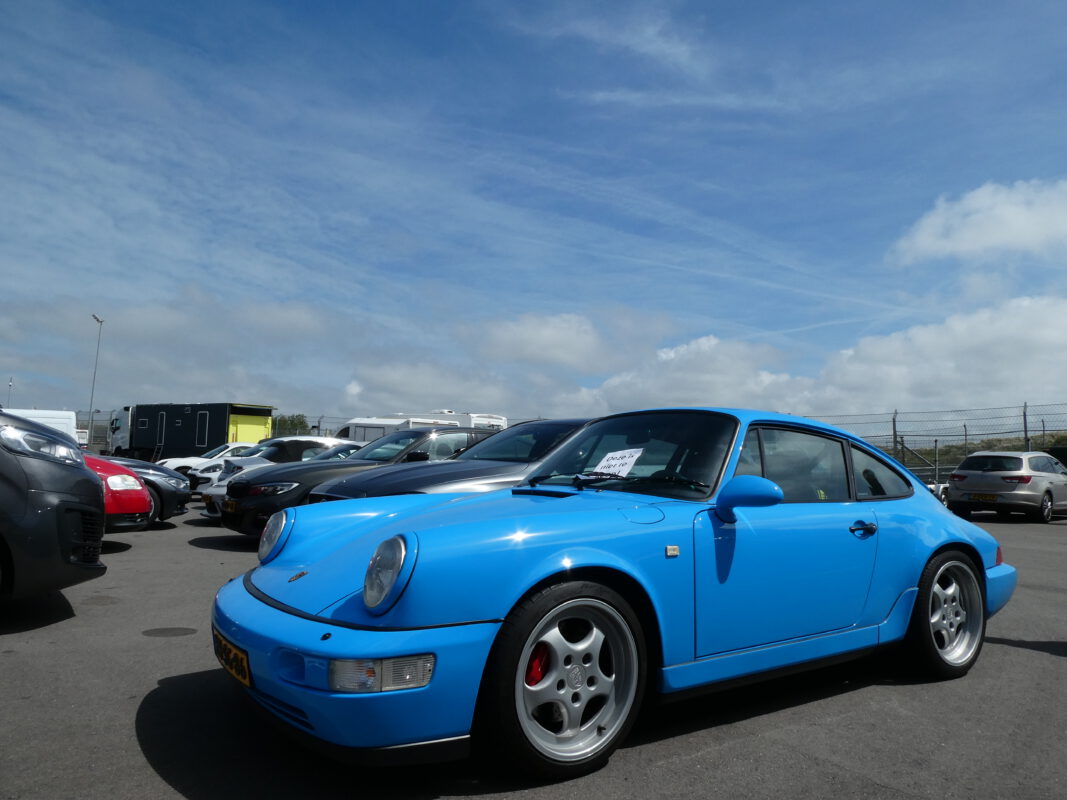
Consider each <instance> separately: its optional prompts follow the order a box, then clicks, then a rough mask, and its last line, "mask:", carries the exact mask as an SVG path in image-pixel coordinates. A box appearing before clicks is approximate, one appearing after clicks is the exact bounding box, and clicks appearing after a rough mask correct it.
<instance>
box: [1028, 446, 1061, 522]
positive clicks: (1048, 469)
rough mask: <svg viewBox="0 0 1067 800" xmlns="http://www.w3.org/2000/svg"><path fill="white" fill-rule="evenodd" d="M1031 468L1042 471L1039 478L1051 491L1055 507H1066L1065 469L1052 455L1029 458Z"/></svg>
mask: <svg viewBox="0 0 1067 800" xmlns="http://www.w3.org/2000/svg"><path fill="white" fill-rule="evenodd" d="M1030 468H1031V470H1034V471H1037V472H1040V473H1042V474H1041V479H1042V480H1043V481H1044V482H1045V484H1046V485H1047V486H1048V490H1049V491H1050V492H1051V493H1052V504H1053V506H1054V507H1055V508H1057V509H1061V508H1064V507H1067V469H1064V467H1063V464H1061V463H1060V462H1059V461H1057V460H1056V459H1054V458H1053V457H1052V456H1037V457H1034V458H1031V459H1030Z"/></svg>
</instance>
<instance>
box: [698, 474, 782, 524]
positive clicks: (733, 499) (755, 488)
mask: <svg viewBox="0 0 1067 800" xmlns="http://www.w3.org/2000/svg"><path fill="white" fill-rule="evenodd" d="M783 498H784V495H783V494H782V488H781V487H780V486H779V485H778V484H777V483H773V482H772V481H769V480H767V479H766V478H761V477H760V476H758V475H738V476H736V477H734V478H731V479H730V480H729V481H728V482H727V484H726V485H725V486H723V487H722V489H720V490H719V496H718V497H717V498H716V499H715V514H716V516H718V518H719V519H721V520H722V521H723V522H737V514H736V513H735V512H734V509H736V508H758V507H764V506H776V505H778V504H779V503H781V502H782V499H783Z"/></svg>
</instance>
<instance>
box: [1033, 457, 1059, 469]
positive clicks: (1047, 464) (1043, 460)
mask: <svg viewBox="0 0 1067 800" xmlns="http://www.w3.org/2000/svg"><path fill="white" fill-rule="evenodd" d="M1030 469H1032V470H1034V472H1058V471H1059V470H1057V469H1056V467H1055V465H1054V464H1053V461H1052V459H1051V458H1050V457H1048V456H1037V457H1036V458H1031V459H1030Z"/></svg>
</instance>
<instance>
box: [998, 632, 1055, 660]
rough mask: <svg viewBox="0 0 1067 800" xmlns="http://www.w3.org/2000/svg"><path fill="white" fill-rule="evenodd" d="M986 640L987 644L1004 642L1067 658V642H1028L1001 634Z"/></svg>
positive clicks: (1011, 645)
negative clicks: (1001, 635) (1005, 637)
mask: <svg viewBox="0 0 1067 800" xmlns="http://www.w3.org/2000/svg"><path fill="white" fill-rule="evenodd" d="M985 640H986V644H1002V645H1005V646H1006V647H1018V648H1021V649H1023V650H1034V651H1035V652H1038V653H1047V654H1048V655H1050V656H1059V657H1060V658H1067V642H1026V641H1023V640H1021V639H1004V638H1002V637H1000V636H987V637H985Z"/></svg>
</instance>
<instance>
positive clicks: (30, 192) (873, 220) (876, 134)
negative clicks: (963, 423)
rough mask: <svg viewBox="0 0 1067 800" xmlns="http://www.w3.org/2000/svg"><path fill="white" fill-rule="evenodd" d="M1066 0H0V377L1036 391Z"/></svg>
mask: <svg viewBox="0 0 1067 800" xmlns="http://www.w3.org/2000/svg"><path fill="white" fill-rule="evenodd" d="M1065 29H1067V6H1061V4H1051V3H1044V2H1043V3H1027V2H1017V3H1012V4H996V3H967V4H963V3H943V4H930V3H919V2H915V3H912V2H900V3H865V2H807V3H770V2H744V3H741V2H736V3H727V2H717V3H685V2H679V3H673V2H671V3H651V2H650V3H633V4H628V3H623V2H610V3H580V2H561V3H550V2H546V3H518V2H516V3H504V2H465V3H461V2H456V3H447V2H428V1H427V2H389V3H370V2H363V3H358V2H351V3H341V2H333V3H326V2H322V3H310V4H308V3H281V2H275V3H271V2H256V3H243V2H226V3H215V2H212V3H207V2H205V3H196V2H190V3H181V4H169V3H161V2H160V3H145V2H72V3H65V2H48V1H47V0H41V1H40V2H36V1H35V2H32V3H17V2H13V3H8V4H5V13H4V14H3V15H2V16H0V52H3V53H4V57H3V59H2V60H0V181H2V185H3V186H4V191H3V192H2V193H0V271H2V274H3V276H4V277H5V281H4V284H5V287H6V292H5V294H6V303H5V307H6V308H5V313H4V314H3V315H2V316H0V379H2V380H3V382H4V383H5V384H6V383H7V381H8V379H9V378H11V379H12V384H13V386H12V388H11V390H10V392H9V393H0V402H2V403H3V404H5V405H8V402H7V400H8V396H9V395H10V405H11V406H14V407H27V406H36V407H59V408H64V407H65V408H73V409H86V408H88V404H89V394H90V384H91V379H92V368H93V358H94V354H95V346H96V335H97V325H96V323H95V322H94V321H93V320H92V317H91V316H90V315H91V314H97V315H98V316H100V317H102V318H103V319H105V323H104V326H103V330H102V338H101V347H100V361H99V368H98V373H97V380H96V388H95V403H94V404H95V405H96V407H97V408H102V409H108V408H115V407H118V406H122V405H128V404H132V403H148V402H217V401H241V402H256V403H269V404H273V405H275V406H277V407H279V409H280V410H282V411H285V412H290V413H291V412H302V413H307V414H309V415H319V414H325V415H330V416H349V415H365V414H376V413H381V412H389V411H400V410H411V411H416V410H417V411H423V410H429V409H432V408H454V409H458V410H475V411H485V412H492V413H504V414H507V415H509V416H511V417H516V418H521V417H528V416H534V415H579V414H597V413H603V412H607V411H613V410H623V409H627V408H635V407H641V406H648V405H674V404H680V405H743V406H756V407H766V408H773V409H776V410H781V411H787V412H795V413H803V414H813V415H832V414H845V413H863V412H880V411H887V410H892V409H894V408H899V409H902V410H905V409H906V410H927V409H947V408H976V407H989V406H997V405H1006V404H1015V403H1022V402H1023V401H1028V402H1031V403H1048V402H1057V401H1059V400H1061V399H1064V398H1067V371H1064V370H1061V369H1059V368H1058V367H1057V365H1058V364H1062V361H1063V353H1064V350H1065V347H1067V314H1065V313H1064V312H1065V310H1067V303H1065V302H1064V298H1065V297H1067V269H1065V268H1064V266H1065V260H1067V167H1065V165H1067V159H1065V155H1067V153H1065V152H1064V151H1065V149H1067V139H1065V138H1064V135H1063V131H1064V130H1067V93H1065V92H1064V91H1063V89H1062V87H1063V86H1064V83H1065V80H1067V51H1065V50H1064V48H1063V46H1062V32H1063V30H1065Z"/></svg>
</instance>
